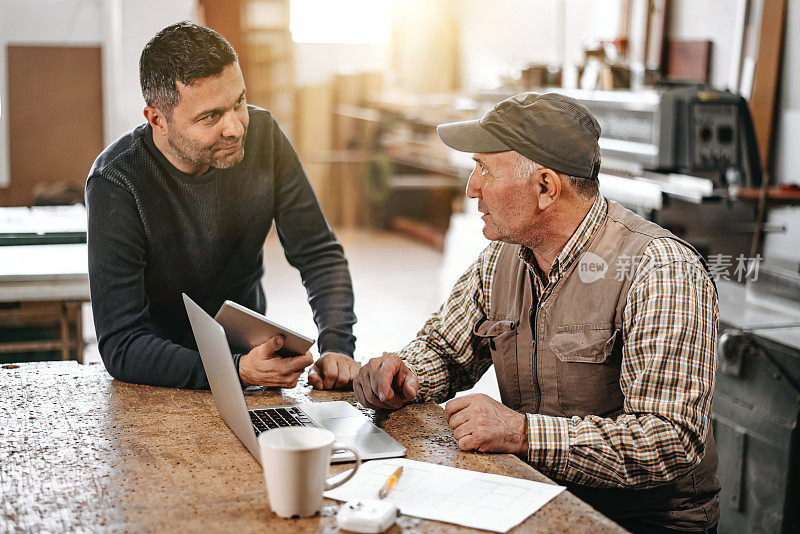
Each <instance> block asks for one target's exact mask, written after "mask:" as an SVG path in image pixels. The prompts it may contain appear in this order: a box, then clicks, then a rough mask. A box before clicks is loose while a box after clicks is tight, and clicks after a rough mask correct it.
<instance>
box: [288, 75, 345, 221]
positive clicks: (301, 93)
mask: <svg viewBox="0 0 800 534" xmlns="http://www.w3.org/2000/svg"><path fill="white" fill-rule="evenodd" d="M296 102H297V103H296V106H295V109H296V110H297V129H296V132H295V138H296V143H295V147H296V148H297V152H298V154H299V156H300V160H301V161H302V162H303V166H304V167H305V169H306V174H308V178H309V180H310V181H311V185H312V186H313V187H314V190H315V191H316V193H317V196H318V197H319V199H320V203H321V204H322V209H323V211H324V212H325V215H326V217H327V219H328V222H329V223H331V224H336V223H338V218H339V196H338V194H337V193H338V192H337V190H336V188H335V187H333V184H331V165H330V163H329V162H327V161H320V160H319V159H317V158H315V155H316V154H320V153H328V152H330V151H331V147H332V144H333V139H332V134H333V89H332V87H331V85H330V84H329V83H325V84H320V85H314V86H306V87H301V88H299V89H298V90H297V94H296Z"/></svg>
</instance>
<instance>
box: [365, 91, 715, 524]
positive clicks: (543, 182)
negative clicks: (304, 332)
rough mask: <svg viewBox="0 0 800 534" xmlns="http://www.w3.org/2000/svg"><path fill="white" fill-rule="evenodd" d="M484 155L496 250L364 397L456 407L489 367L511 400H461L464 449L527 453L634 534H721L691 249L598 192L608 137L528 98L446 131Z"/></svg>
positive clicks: (705, 314)
mask: <svg viewBox="0 0 800 534" xmlns="http://www.w3.org/2000/svg"><path fill="white" fill-rule="evenodd" d="M438 131H439V135H440V137H441V138H442V140H443V141H444V142H445V143H446V144H447V145H449V146H450V147H452V148H455V149H456V150H460V151H465V152H472V153H474V156H473V159H474V160H475V170H474V171H473V173H472V174H471V176H470V178H469V183H468V185H467V195H468V196H470V197H472V198H477V199H478V209H479V210H480V211H481V213H482V214H483V215H482V219H483V222H484V229H483V233H484V235H485V236H486V237H487V238H489V239H490V240H492V241H493V242H492V243H491V244H490V245H489V246H488V247H487V248H486V250H485V251H484V252H483V253H482V254H481V255H480V256H479V257H478V259H477V260H476V261H475V263H473V264H472V266H471V267H470V268H469V269H468V270H467V271H466V272H465V273H464V275H463V276H462V277H461V278H460V279H459V281H458V282H457V283H456V285H455V287H454V288H453V290H452V293H451V294H450V297H449V298H448V300H447V302H445V303H444V304H443V305H442V307H441V308H440V310H439V311H438V312H436V313H434V314H433V315H432V316H431V317H430V319H428V321H427V323H426V324H425V326H424V327H423V328H422V330H421V331H420V332H419V334H418V335H417V337H416V339H414V340H413V341H412V342H411V343H409V345H408V346H406V347H405V348H404V349H403V350H402V351H401V352H400V353H399V354H398V355H395V354H386V355H384V356H383V357H380V358H374V359H372V360H371V361H370V362H369V363H368V364H366V365H365V366H364V367H363V368H362V369H361V371H360V372H359V375H358V376H357V378H356V380H355V381H354V388H355V392H356V395H357V397H358V398H359V400H360V401H361V402H362V403H364V404H365V405H367V406H371V407H375V408H385V409H396V408H399V407H401V406H402V405H403V404H404V403H406V402H410V401H412V400H419V401H423V400H427V399H433V400H436V401H437V402H441V401H444V400H446V399H449V398H451V397H453V396H454V395H455V393H456V392H458V391H461V390H465V389H468V388H470V387H471V386H472V385H474V384H475V382H476V381H477V380H478V379H479V378H480V376H481V375H482V374H483V373H484V372H485V371H486V369H487V368H488V367H489V366H490V364H492V363H494V365H495V369H496V372H497V378H498V383H499V386H500V393H501V398H502V403H500V402H497V401H495V400H493V399H492V398H490V397H488V396H486V395H470V396H465V397H460V398H457V399H454V400H451V401H450V402H448V403H447V405H446V415H447V420H448V422H449V424H450V426H451V427H452V428H453V433H454V436H455V439H456V440H458V444H459V447H461V448H462V449H463V450H468V451H470V450H471V451H481V452H507V453H514V454H517V455H520V456H521V457H522V458H524V459H526V460H527V461H528V462H530V463H531V464H532V465H533V466H535V467H536V468H538V469H540V470H541V471H543V472H545V473H546V474H547V475H549V476H550V477H552V478H554V479H555V480H557V481H559V482H561V483H563V484H566V485H567V486H568V487H569V488H570V489H571V490H572V491H573V492H574V493H576V494H577V495H578V496H580V497H582V498H583V499H585V500H586V501H588V502H589V503H590V504H592V505H593V506H595V507H596V508H598V509H599V510H601V511H603V512H605V513H606V514H608V515H609V516H610V517H612V518H614V519H615V520H617V521H619V522H620V523H622V524H623V525H624V526H626V527H628V528H630V529H632V530H634V531H647V532H651V531H664V532H672V531H675V530H677V531H701V532H702V531H713V530H716V523H717V520H718V517H719V481H718V479H717V477H716V465H717V454H716V446H715V444H714V439H713V436H712V432H711V425H710V417H709V413H710V407H711V395H712V389H713V384H714V370H715V367H714V354H715V346H716V323H717V314H718V309H717V297H716V291H715V288H714V285H713V283H712V281H711V280H710V278H709V276H708V273H707V272H706V270H705V269H704V267H703V263H702V260H701V259H700V258H699V255H698V254H697V252H696V251H695V249H694V248H692V246H691V245H689V244H688V243H686V242H684V241H682V240H680V239H679V238H677V237H675V236H674V235H672V234H671V233H670V232H668V231H666V230H664V229H662V228H660V227H659V226H657V225H655V224H653V223H650V222H648V221H646V220H644V219H641V218H640V217H638V216H636V215H634V214H633V213H632V212H630V211H628V210H626V209H624V208H623V207H621V206H620V205H619V204H617V203H615V202H612V201H608V200H606V199H605V198H603V196H602V195H600V194H599V193H598V178H597V176H598V170H599V166H600V153H599V147H598V138H599V135H600V127H599V125H598V124H597V121H596V120H595V119H594V117H593V116H592V115H591V113H590V112H589V111H588V110H587V109H586V108H585V107H584V106H582V105H581V104H579V103H578V102H576V101H575V100H573V99H570V98H568V97H565V96H561V95H557V94H544V95H537V94H534V93H525V94H521V95H517V96H515V97H512V98H509V99H507V100H504V101H502V102H500V103H499V104H497V105H496V106H495V107H494V108H493V109H492V110H491V111H489V112H488V113H486V114H485V115H484V116H483V117H482V118H481V119H480V120H476V121H467V122H460V123H452V124H445V125H442V126H440V127H439V130H438Z"/></svg>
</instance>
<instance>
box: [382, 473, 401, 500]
mask: <svg viewBox="0 0 800 534" xmlns="http://www.w3.org/2000/svg"><path fill="white" fill-rule="evenodd" d="M402 474H403V468H402V466H401V467H398V468H397V471H395V472H394V473H392V476H390V477H389V480H387V481H386V482H385V483H384V484H383V487H382V488H381V490H380V491H379V492H378V497H380V498H381V499H383V498H384V497H386V496H387V495H389V492H390V491H392V489H393V488H394V485H395V484H397V479H398V478H400V475H402Z"/></svg>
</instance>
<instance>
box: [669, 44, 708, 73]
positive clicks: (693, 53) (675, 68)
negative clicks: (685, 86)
mask: <svg viewBox="0 0 800 534" xmlns="http://www.w3.org/2000/svg"><path fill="white" fill-rule="evenodd" d="M712 44H713V43H712V42H711V41H684V40H680V39H672V40H670V42H669V46H668V47H667V79H668V80H670V81H675V82H693V83H707V82H708V72H709V67H710V66H711V50H712V48H711V47H712Z"/></svg>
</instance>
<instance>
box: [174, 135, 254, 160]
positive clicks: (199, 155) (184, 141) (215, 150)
mask: <svg viewBox="0 0 800 534" xmlns="http://www.w3.org/2000/svg"><path fill="white" fill-rule="evenodd" d="M246 136H247V129H245V131H244V133H243V134H242V138H241V139H240V140H239V141H238V142H237V141H235V140H223V141H219V142H217V143H215V144H213V145H211V146H210V147H209V146H204V145H202V144H200V143H198V142H197V141H194V140H192V139H188V138H186V137H184V136H182V135H181V134H180V132H178V131H176V130H175V129H174V128H173V129H171V130H170V131H169V133H168V135H167V142H168V143H169V146H170V147H171V148H172V150H174V151H175V153H176V154H177V155H178V156H179V157H180V158H181V159H182V160H184V161H186V162H187V163H191V164H193V165H198V166H209V167H214V168H215V169H227V168H229V167H233V166H234V165H236V164H237V163H239V162H240V161H242V158H244V140H245V137H246ZM235 144H239V145H240V147H239V150H237V151H236V152H234V153H229V152H223V151H222V150H220V149H222V148H225V147H230V146H232V145H235Z"/></svg>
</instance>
